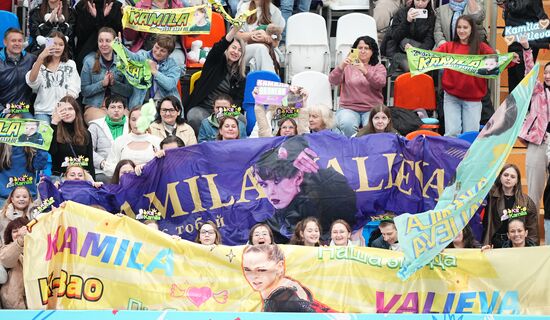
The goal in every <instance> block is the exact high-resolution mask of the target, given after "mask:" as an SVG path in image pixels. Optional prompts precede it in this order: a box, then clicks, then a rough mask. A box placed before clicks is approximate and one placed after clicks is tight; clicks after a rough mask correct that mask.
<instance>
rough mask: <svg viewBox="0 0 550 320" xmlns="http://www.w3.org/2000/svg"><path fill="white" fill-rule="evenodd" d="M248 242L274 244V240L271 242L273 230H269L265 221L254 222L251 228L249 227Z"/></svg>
mask: <svg viewBox="0 0 550 320" xmlns="http://www.w3.org/2000/svg"><path fill="white" fill-rule="evenodd" d="M248 244H252V245H257V244H275V242H273V231H271V229H270V228H269V226H268V225H267V224H265V223H257V224H255V225H254V226H253V227H252V229H250V234H249V235H248Z"/></svg>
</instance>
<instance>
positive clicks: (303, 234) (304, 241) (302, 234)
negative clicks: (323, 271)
mask: <svg viewBox="0 0 550 320" xmlns="http://www.w3.org/2000/svg"><path fill="white" fill-rule="evenodd" d="M321 233H322V231H321V224H320V223H319V220H317V218H314V217H307V218H305V219H304V220H302V221H300V222H298V224H296V229H295V231H294V235H293V236H292V238H291V239H290V244H295V245H301V246H307V247H318V246H320V245H321V242H320V240H321Z"/></svg>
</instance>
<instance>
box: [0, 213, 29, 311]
mask: <svg viewBox="0 0 550 320" xmlns="http://www.w3.org/2000/svg"><path fill="white" fill-rule="evenodd" d="M27 223H29V220H28V219H27V218H25V217H20V218H17V219H15V220H13V221H11V222H10V223H8V226H7V227H6V230H5V231H4V242H5V245H3V246H2V247H1V248H0V264H1V265H2V266H4V268H6V269H8V281H7V282H6V283H4V284H3V285H2V287H1V288H0V300H1V301H2V307H3V308H4V309H27V304H26V302H25V284H24V282H23V244H24V241H23V240H24V238H25V235H26V234H27V227H26V225H27Z"/></svg>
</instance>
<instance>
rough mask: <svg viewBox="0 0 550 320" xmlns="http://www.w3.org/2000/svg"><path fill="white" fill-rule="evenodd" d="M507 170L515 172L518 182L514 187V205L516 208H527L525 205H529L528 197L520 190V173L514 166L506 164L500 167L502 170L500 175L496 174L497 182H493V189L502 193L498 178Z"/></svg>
mask: <svg viewBox="0 0 550 320" xmlns="http://www.w3.org/2000/svg"><path fill="white" fill-rule="evenodd" d="M509 168H512V169H514V170H515V171H516V174H517V177H518V182H517V183H516V185H515V186H514V198H515V199H516V203H515V205H516V206H522V207H527V205H528V204H529V197H528V196H526V195H525V194H524V193H523V191H522V190H521V173H520V172H519V168H518V166H516V165H515V164H513V163H507V164H505V165H504V166H503V167H502V169H501V170H500V173H499V174H498V177H497V180H496V181H495V187H496V188H497V189H498V190H500V191H501V192H503V189H502V182H501V181H500V177H501V176H502V174H503V173H504V171H506V170H507V169H509ZM503 194H504V192H503Z"/></svg>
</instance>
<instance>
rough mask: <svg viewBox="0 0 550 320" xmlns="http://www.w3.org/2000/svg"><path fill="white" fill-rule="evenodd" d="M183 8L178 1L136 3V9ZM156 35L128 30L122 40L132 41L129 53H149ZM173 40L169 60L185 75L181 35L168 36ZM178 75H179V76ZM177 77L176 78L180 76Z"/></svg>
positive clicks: (145, 0) (142, 0)
mask: <svg viewBox="0 0 550 320" xmlns="http://www.w3.org/2000/svg"><path fill="white" fill-rule="evenodd" d="M183 7H185V6H184V5H183V3H182V2H181V1H180V0H141V1H139V2H137V3H136V8H139V9H150V10H156V9H177V8H183ZM157 36H158V35H157V34H155V33H148V32H140V31H135V30H133V29H130V28H126V29H124V39H125V40H129V41H132V45H131V46H130V51H132V52H138V51H139V50H140V49H141V50H145V51H149V50H152V49H153V47H154V45H155V42H156V41H157ZM169 37H171V38H173V40H174V50H172V51H171V52H170V58H172V59H174V61H175V62H176V64H177V65H178V66H179V68H180V70H178V71H180V72H181V74H184V73H185V54H184V52H183V49H182V48H183V45H182V44H183V39H184V38H183V37H184V36H183V35H182V36H169ZM181 74H180V75H181ZM180 75H178V77H179V76H180Z"/></svg>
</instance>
